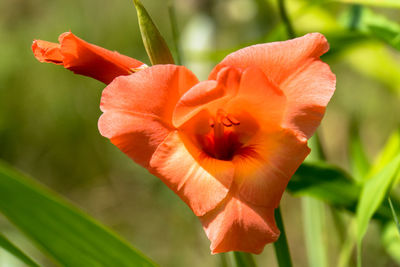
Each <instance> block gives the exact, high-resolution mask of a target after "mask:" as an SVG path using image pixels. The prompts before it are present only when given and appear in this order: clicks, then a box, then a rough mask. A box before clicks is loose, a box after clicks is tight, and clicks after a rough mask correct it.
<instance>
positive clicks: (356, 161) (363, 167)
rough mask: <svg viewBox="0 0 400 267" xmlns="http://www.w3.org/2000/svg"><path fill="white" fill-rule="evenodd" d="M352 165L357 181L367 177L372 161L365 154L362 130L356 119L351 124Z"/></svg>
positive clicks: (350, 148)
mask: <svg viewBox="0 0 400 267" xmlns="http://www.w3.org/2000/svg"><path fill="white" fill-rule="evenodd" d="M349 150H350V151H349V156H350V166H351V170H352V174H353V177H354V178H355V179H356V181H357V182H361V181H363V180H365V179H366V177H367V174H368V171H369V169H370V163H369V161H368V158H367V156H366V154H365V151H364V147H363V144H362V141H361V138H360V132H359V129H358V124H357V123H356V121H354V120H353V121H352V123H351V125H350V144H349Z"/></svg>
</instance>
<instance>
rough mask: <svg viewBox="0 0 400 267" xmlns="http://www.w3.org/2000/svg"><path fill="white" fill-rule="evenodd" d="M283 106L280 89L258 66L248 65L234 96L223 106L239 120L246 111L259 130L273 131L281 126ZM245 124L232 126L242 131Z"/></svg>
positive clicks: (283, 96) (283, 98)
mask: <svg viewBox="0 0 400 267" xmlns="http://www.w3.org/2000/svg"><path fill="white" fill-rule="evenodd" d="M285 106H286V97H285V95H284V94H283V93H282V91H281V90H280V89H279V88H278V87H277V86H276V85H275V84H274V83H273V82H272V81H270V80H269V79H268V78H267V77H266V76H265V74H264V73H263V72H262V71H261V69H260V68H257V67H249V68H247V69H245V70H244V71H243V72H242V76H241V79H240V86H239V89H238V91H237V93H236V95H235V97H233V98H232V99H231V100H230V101H229V102H228V103H227V104H226V105H225V107H224V108H225V109H226V111H227V112H228V113H229V114H232V115H233V116H234V117H236V118H238V119H239V121H241V120H245V118H243V119H242V118H241V117H243V115H242V114H243V113H246V114H249V115H250V116H252V117H253V118H254V120H255V121H257V123H258V125H259V127H260V130H262V131H275V130H276V129H280V127H281V126H280V125H281V122H282V120H283V114H284V111H285ZM245 126H246V125H242V124H241V125H239V126H235V127H234V128H235V131H236V132H238V131H239V132H240V131H242V132H243V130H246V129H244V128H245ZM239 135H240V134H239Z"/></svg>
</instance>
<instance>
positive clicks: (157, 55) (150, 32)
mask: <svg viewBox="0 0 400 267" xmlns="http://www.w3.org/2000/svg"><path fill="white" fill-rule="evenodd" d="M133 3H134V4H135V7H136V12H137V16H138V20H139V28H140V33H141V34H142V39H143V44H144V47H145V48H146V52H147V55H148V56H149V58H150V61H151V64H153V65H155V64H174V59H173V58H172V55H171V51H170V50H169V48H168V46H167V43H166V42H165V40H164V38H163V37H162V36H161V33H160V32H159V31H158V29H157V26H156V25H155V24H154V22H153V20H152V19H151V17H150V15H149V13H147V11H146V9H145V8H144V6H143V4H142V3H141V2H140V0H133Z"/></svg>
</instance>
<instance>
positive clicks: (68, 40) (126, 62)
mask: <svg viewBox="0 0 400 267" xmlns="http://www.w3.org/2000/svg"><path fill="white" fill-rule="evenodd" d="M59 43H60V44H56V43H50V42H46V41H42V40H35V41H34V42H33V44H32V50H33V53H34V55H35V57H36V58H37V59H38V60H39V61H40V62H48V63H55V64H59V65H64V67H65V68H67V69H69V70H71V71H73V72H74V73H76V74H81V75H85V76H89V77H92V78H94V79H97V80H99V81H101V82H103V83H105V84H109V83H110V82H111V81H112V80H113V79H114V78H116V77H118V76H121V75H129V74H131V73H133V72H135V71H136V70H137V69H140V68H143V67H144V66H145V65H144V64H143V63H142V62H140V61H138V60H136V59H133V58H130V57H127V56H124V55H121V54H119V53H117V52H113V51H110V50H107V49H104V48H102V47H99V46H96V45H93V44H90V43H88V42H85V41H83V40H82V39H80V38H78V37H76V36H75V35H74V34H72V33H71V32H66V33H63V34H61V35H60V37H59Z"/></svg>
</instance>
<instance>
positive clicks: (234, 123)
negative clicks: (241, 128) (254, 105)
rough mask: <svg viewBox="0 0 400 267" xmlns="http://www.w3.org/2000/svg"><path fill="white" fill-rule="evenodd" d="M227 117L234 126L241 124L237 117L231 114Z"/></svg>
mask: <svg viewBox="0 0 400 267" xmlns="http://www.w3.org/2000/svg"><path fill="white" fill-rule="evenodd" d="M226 117H227V119H228V120H229V121H230V122H231V123H232V124H233V125H239V124H240V121H239V120H238V119H236V118H235V117H233V116H232V115H231V114H229V115H228V116H226Z"/></svg>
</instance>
